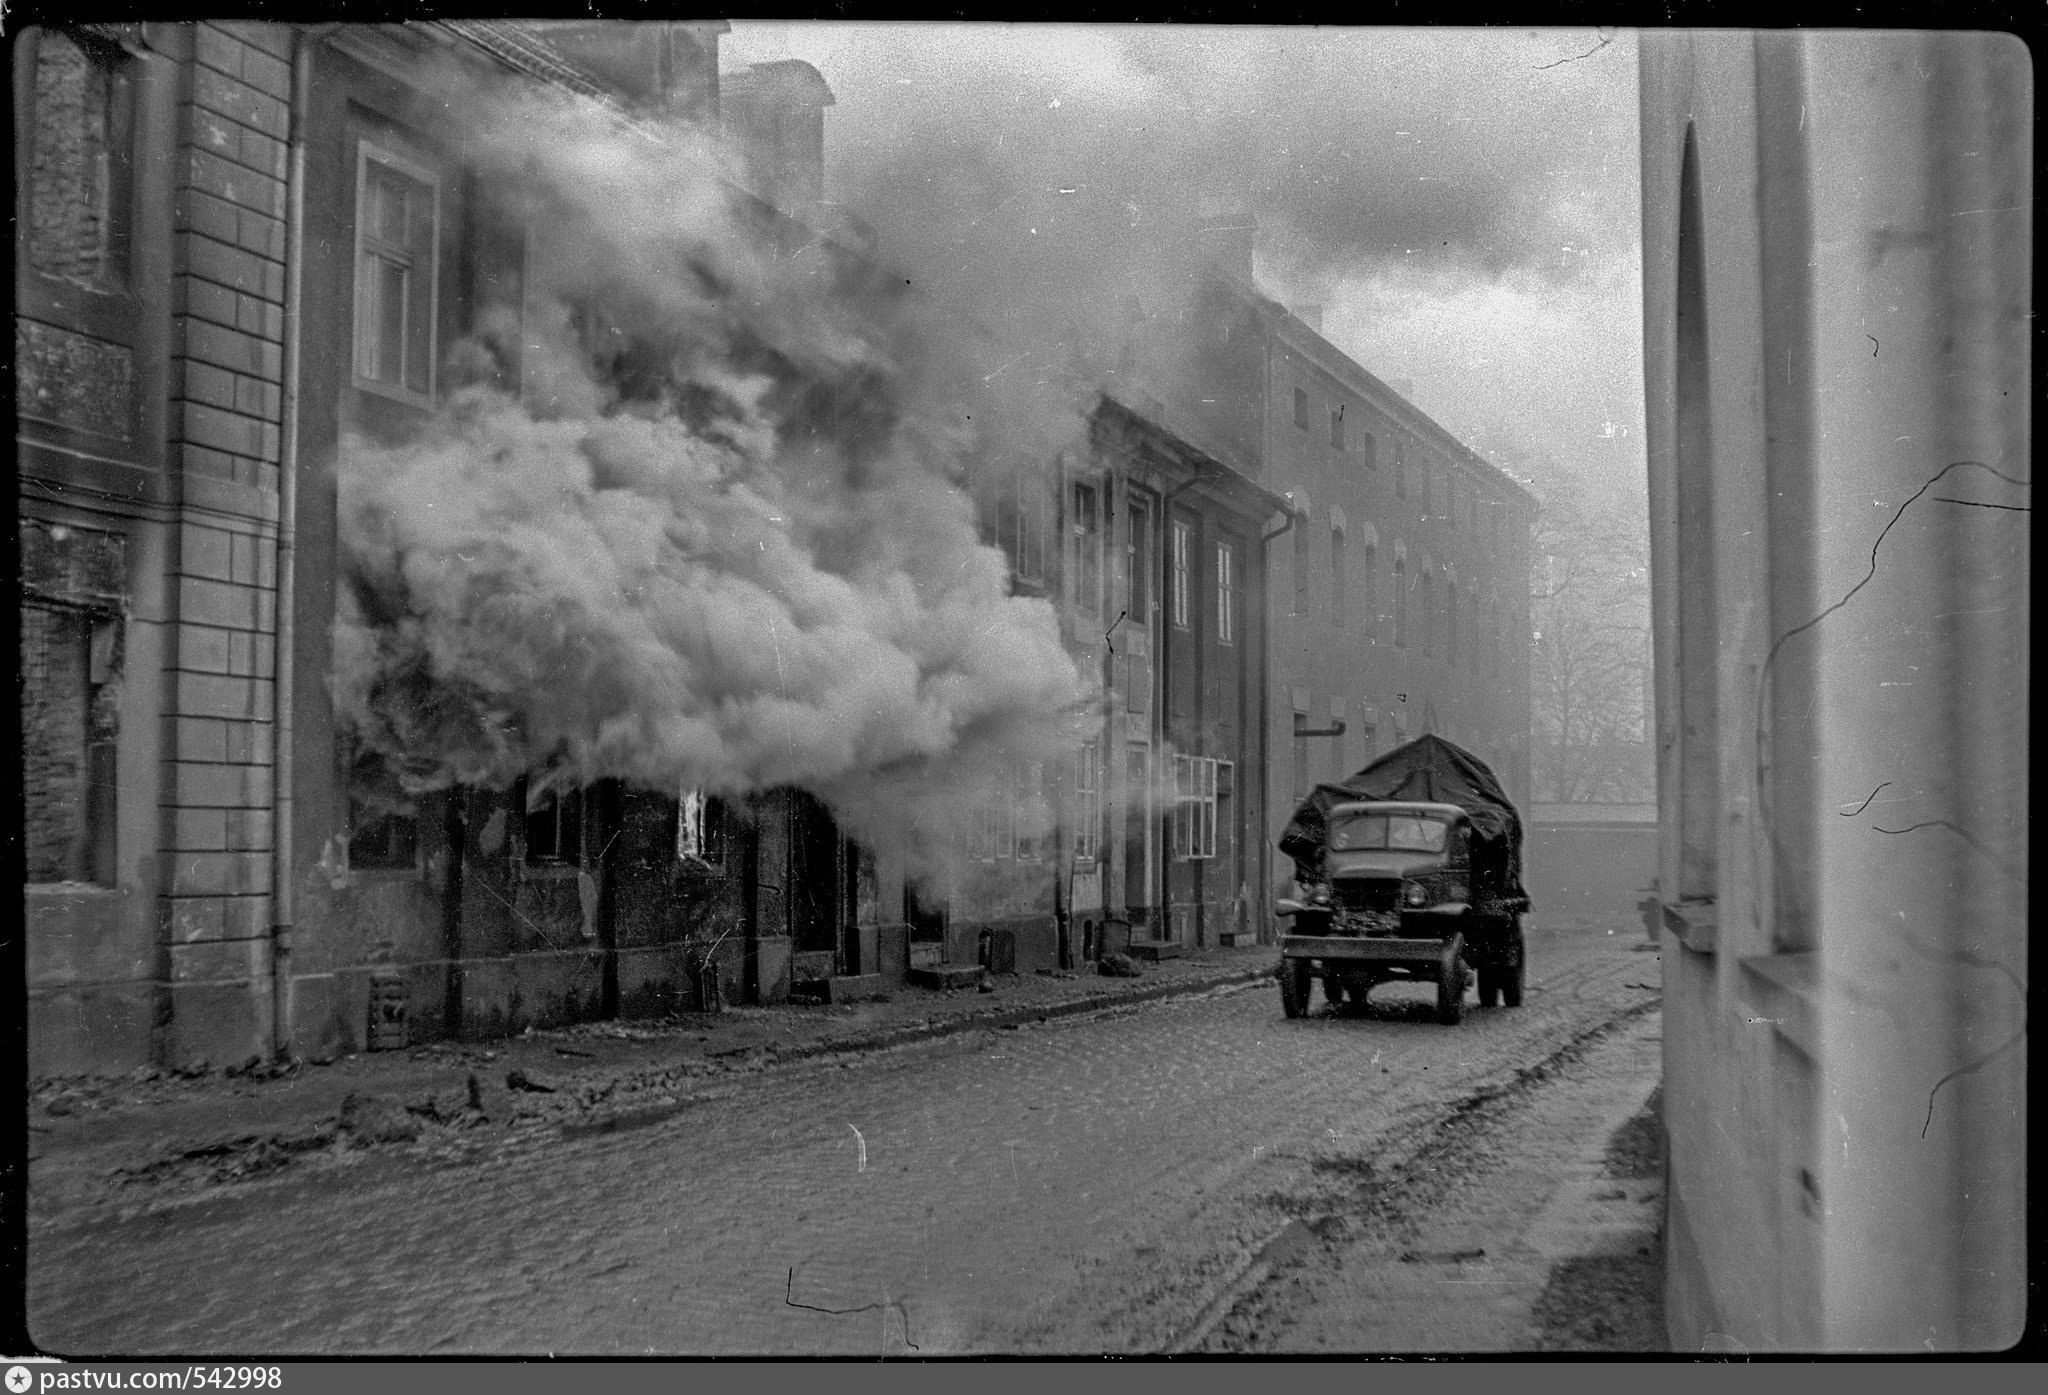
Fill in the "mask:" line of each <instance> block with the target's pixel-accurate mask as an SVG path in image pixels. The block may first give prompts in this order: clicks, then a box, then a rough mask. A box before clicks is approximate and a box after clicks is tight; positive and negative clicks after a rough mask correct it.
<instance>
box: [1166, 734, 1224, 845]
mask: <svg viewBox="0 0 2048 1395" xmlns="http://www.w3.org/2000/svg"><path fill="white" fill-rule="evenodd" d="M1226 764H1229V762H1226V761H1220V760H1218V759H1217V758H1216V757H1215V756H1184V755H1178V754H1176V755H1175V756H1174V758H1173V818H1172V830H1171V839H1170V848H1171V851H1170V854H1169V855H1170V856H1172V857H1173V858H1175V859H1176V860H1178V861H1182V862H1207V861H1210V860H1212V859H1214V858H1215V856H1216V773H1217V769H1218V767H1219V766H1222V765H1226Z"/></svg>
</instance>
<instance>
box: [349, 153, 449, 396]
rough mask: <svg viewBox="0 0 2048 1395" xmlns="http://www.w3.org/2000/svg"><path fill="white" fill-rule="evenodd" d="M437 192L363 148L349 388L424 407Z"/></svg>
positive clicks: (423, 171)
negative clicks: (353, 384) (352, 380)
mask: <svg viewBox="0 0 2048 1395" xmlns="http://www.w3.org/2000/svg"><path fill="white" fill-rule="evenodd" d="M440 231H441V189H440V182H439V181H438V180H437V179H436V178H435V176H434V174H433V172H432V171H431V170H429V169H427V168H426V167H424V166H422V165H417V164H414V163H413V162H412V161H410V160H406V159H402V158H401V157H399V156H397V155H394V154H391V153H390V152H388V151H384V150H379V149H377V148H376V147H375V146H372V145H370V144H369V143H368V142H365V143H363V144H362V145H361V147H360V148H359V150H358V156H357V174H356V323H355V377H356V386H358V387H364V388H369V389H371V390H373V391H376V392H382V393H387V394H390V395H392V396H396V397H399V398H403V399H405V400H407V401H411V402H414V403H415V404H417V405H422V406H424V405H429V404H430V403H431V402H432V400H433V395H434V354H435V342H434V305H435V303H436V294H437V281H438V279H439V265H438V263H439V258H438V257H437V256H436V249H437V248H438V247H439V245H440Z"/></svg>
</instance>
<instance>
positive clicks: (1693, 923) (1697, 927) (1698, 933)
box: [1664, 901, 1720, 954]
mask: <svg viewBox="0 0 2048 1395" xmlns="http://www.w3.org/2000/svg"><path fill="white" fill-rule="evenodd" d="M1664 928H1665V929H1666V930H1669V931H1670V932H1671V934H1672V936H1673V937H1674V938H1676V939H1677V941H1678V942H1679V943H1680V944H1682V945H1684V946H1685V947H1686V948H1687V949H1689V950H1691V951H1692V952H1693V953H1695V954H1712V953H1713V952H1714V946H1715V944H1716V942H1717V940H1718V932H1719V929H1720V917H1719V914H1718V912H1717V911H1716V909H1715V906H1714V903H1713V902H1712V901H1677V902H1673V901H1666V902H1665V903H1664Z"/></svg>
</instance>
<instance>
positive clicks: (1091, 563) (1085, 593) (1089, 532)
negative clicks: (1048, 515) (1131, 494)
mask: <svg viewBox="0 0 2048 1395" xmlns="http://www.w3.org/2000/svg"><path fill="white" fill-rule="evenodd" d="M1104 494H1105V491H1104V490H1103V489H1102V487H1101V485H1100V484H1098V483H1097V482H1096V481H1095V480H1092V479H1087V480H1075V481H1074V482H1073V488H1072V489H1071V490H1070V491H1069V492H1068V498H1069V499H1070V500H1071V501H1072V507H1073V517H1072V521H1071V523H1070V525H1069V529H1068V531H1069V533H1070V534H1071V535H1072V537H1073V539H1074V603H1075V606H1076V608H1077V609H1079V610H1080V612H1081V613H1082V614H1083V615H1100V614H1101V613H1102V574H1103V566H1102V506H1103V503H1104ZM1084 500H1085V501H1086V505H1087V507H1086V508H1083V507H1082V505H1083V501H1084Z"/></svg>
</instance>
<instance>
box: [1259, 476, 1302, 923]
mask: <svg viewBox="0 0 2048 1395" xmlns="http://www.w3.org/2000/svg"><path fill="white" fill-rule="evenodd" d="M1295 517H1296V516H1295V513H1294V511H1293V510H1292V509H1289V510H1288V511H1287V521H1286V522H1285V523H1283V524H1281V525H1280V526H1279V527H1278V528H1275V529H1274V530H1273V531H1272V532H1270V533H1264V534H1261V535H1260V537H1259V591H1260V594H1259V748H1260V749H1261V750H1263V751H1264V752H1265V753H1266V759H1265V762H1264V765H1265V768H1264V769H1263V770H1261V771H1260V772H1259V775H1260V777H1261V778H1260V780H1259V876H1260V883H1261V884H1260V887H1259V910H1258V912H1257V915H1258V918H1259V922H1258V923H1259V932H1260V940H1261V943H1263V942H1264V940H1265V928H1266V915H1265V909H1264V908H1265V905H1266V897H1267V896H1268V895H1269V894H1270V893H1271V891H1272V889H1273V874H1272V870H1271V868H1270V867H1269V866H1268V864H1267V860H1266V859H1267V855H1268V854H1267V846H1268V842H1269V840H1270V837H1271V834H1272V829H1273V822H1272V789H1273V668H1272V649H1273V605H1272V583H1273V568H1272V566H1271V565H1270V564H1271V560H1272V550H1271V544H1272V542H1273V540H1274V539H1275V538H1277V537H1279V536H1280V535H1281V534H1282V533H1285V532H1287V531H1289V530H1290V529H1292V528H1293V527H1294V524H1295Z"/></svg>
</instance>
